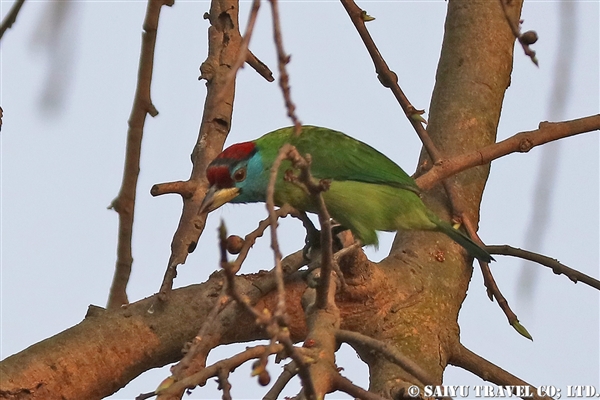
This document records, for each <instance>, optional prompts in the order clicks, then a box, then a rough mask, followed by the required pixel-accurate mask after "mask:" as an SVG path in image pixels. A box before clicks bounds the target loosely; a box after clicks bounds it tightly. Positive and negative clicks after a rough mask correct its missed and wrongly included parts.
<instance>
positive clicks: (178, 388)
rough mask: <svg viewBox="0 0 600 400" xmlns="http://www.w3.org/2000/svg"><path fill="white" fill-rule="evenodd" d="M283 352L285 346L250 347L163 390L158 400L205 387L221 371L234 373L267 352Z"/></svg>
mask: <svg viewBox="0 0 600 400" xmlns="http://www.w3.org/2000/svg"><path fill="white" fill-rule="evenodd" d="M282 350H283V345H275V346H254V347H249V348H247V349H246V350H244V351H243V352H241V353H239V354H236V355H235V356H233V357H230V358H226V359H224V360H221V361H219V362H216V363H215V364H213V365H210V366H208V367H206V368H204V369H202V370H200V371H198V372H197V373H195V374H193V375H190V376H188V377H186V378H184V379H181V380H179V381H177V382H174V383H173V384H172V385H171V386H169V387H168V388H165V389H163V390H161V391H160V392H159V393H158V398H157V400H162V399H163V398H169V397H168V396H169V395H171V394H176V393H182V392H183V391H184V390H185V389H188V388H189V389H192V388H194V387H196V386H204V385H205V384H206V381H208V379H210V378H212V377H218V375H219V371H221V370H225V371H233V370H235V369H236V368H238V367H239V366H240V365H242V364H244V363H245V362H247V361H249V360H253V359H256V358H259V357H261V356H262V355H263V354H264V353H265V352H267V353H269V354H276V353H279V352H280V351H282ZM163 396H164V397H163Z"/></svg>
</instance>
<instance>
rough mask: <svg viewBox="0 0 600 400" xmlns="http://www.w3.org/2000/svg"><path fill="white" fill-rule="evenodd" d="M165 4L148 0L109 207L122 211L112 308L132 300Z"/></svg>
mask: <svg viewBox="0 0 600 400" xmlns="http://www.w3.org/2000/svg"><path fill="white" fill-rule="evenodd" d="M163 5H167V6H171V5H173V0H161V1H156V0H148V6H147V8H146V16H145V18H144V24H143V28H144V29H143V32H142V49H141V52H140V62H139V67H138V76H137V86H136V90H135V98H134V100H133V106H132V108H131V115H130V116H129V121H128V125H129V129H128V130H127V148H126V152H125V166H124V168H123V181H122V183H121V189H120V191H119V194H118V196H117V197H116V198H115V199H114V200H113V201H112V203H111V205H110V208H112V209H114V210H115V211H116V212H117V213H118V214H119V234H118V238H119V240H118V243H117V262H116V266H115V274H114V276H113V281H112V285H111V288H110V293H109V296H108V305H107V308H109V309H115V308H118V307H120V306H121V305H123V304H127V303H128V302H129V301H128V299H127V283H128V282H129V276H130V275H131V265H132V263H133V256H132V252H131V238H132V234H133V218H134V212H135V197H136V191H137V180H138V175H139V172H140V154H141V148H142V137H143V134H144V124H145V122H146V114H150V115H151V116H153V117H155V116H156V115H157V114H158V111H157V110H156V108H155V107H154V105H153V104H152V100H151V98H150V85H151V82H152V68H153V63H154V48H155V46H156V33H157V30H158V18H159V16H160V10H161V7H162V6H163Z"/></svg>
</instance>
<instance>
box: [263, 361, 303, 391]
mask: <svg viewBox="0 0 600 400" xmlns="http://www.w3.org/2000/svg"><path fill="white" fill-rule="evenodd" d="M296 374H298V367H297V366H296V362H295V361H292V362H290V363H289V364H287V365H286V366H285V367H283V372H282V373H281V375H279V377H278V378H277V380H276V381H275V383H274V384H273V386H271V389H269V391H268V392H267V394H265V396H264V397H263V400H277V399H278V398H279V395H280V394H281V391H282V390H283V389H284V388H285V387H286V386H287V384H288V382H289V381H290V380H291V379H292V378H293V377H294V376H296Z"/></svg>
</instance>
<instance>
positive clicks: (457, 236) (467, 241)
mask: <svg viewBox="0 0 600 400" xmlns="http://www.w3.org/2000/svg"><path fill="white" fill-rule="evenodd" d="M432 222H433V223H435V224H436V226H437V228H438V230H439V231H440V232H442V233H444V234H445V235H447V236H449V237H450V239H452V240H454V241H455V242H456V243H458V244H460V245H461V246H462V247H464V248H465V250H467V252H468V253H469V254H470V255H471V256H473V257H475V258H476V259H478V260H479V261H483V262H487V263H489V262H491V261H496V260H494V258H493V257H492V256H491V255H490V253H488V252H487V251H486V250H485V249H483V248H482V247H481V246H479V245H478V244H477V243H475V242H474V241H473V240H472V239H471V238H470V237H468V236H467V235H465V234H464V233H462V232H461V231H459V230H458V229H454V227H452V225H450V224H449V223H447V222H446V221H442V220H441V219H439V218H437V217H436V218H432Z"/></svg>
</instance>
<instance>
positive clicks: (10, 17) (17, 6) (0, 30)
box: [0, 0, 25, 39]
mask: <svg viewBox="0 0 600 400" xmlns="http://www.w3.org/2000/svg"><path fill="white" fill-rule="evenodd" d="M23 3H25V0H17V1H15V2H14V4H13V5H12V7H11V9H10V11H9V12H8V14H6V17H4V20H3V21H2V25H0V39H2V36H4V32H6V31H7V30H8V29H9V28H11V27H12V26H13V24H14V23H15V22H16V21H17V15H19V11H21V7H22V6H23Z"/></svg>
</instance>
